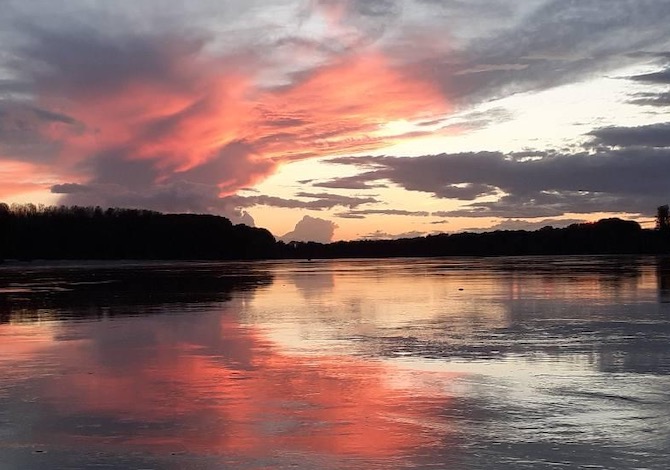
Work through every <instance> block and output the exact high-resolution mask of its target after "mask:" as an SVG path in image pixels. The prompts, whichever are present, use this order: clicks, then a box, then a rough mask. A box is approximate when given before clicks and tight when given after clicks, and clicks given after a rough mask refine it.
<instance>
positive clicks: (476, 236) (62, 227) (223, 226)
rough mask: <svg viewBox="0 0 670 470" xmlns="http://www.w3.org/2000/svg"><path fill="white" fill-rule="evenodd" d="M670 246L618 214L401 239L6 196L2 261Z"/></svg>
mask: <svg viewBox="0 0 670 470" xmlns="http://www.w3.org/2000/svg"><path fill="white" fill-rule="evenodd" d="M668 253H670V230H667V229H666V230H650V229H643V228H642V227H641V226H640V224H638V223H637V222H634V221H627V220H622V219H617V218H611V219H603V220H600V221H598V222H593V223H580V224H572V225H570V226H568V227H565V228H554V227H550V226H547V227H544V228H541V229H539V230H535V231H526V230H497V231H493V232H483V233H469V232H465V233H454V234H437V235H427V236H424V237H415V238H405V239H397V240H356V241H338V242H332V243H327V244H322V243H315V242H289V243H284V242H282V241H277V240H276V239H275V237H274V236H273V235H272V234H271V233H270V232H269V231H268V230H266V229H262V228H254V227H248V226H246V225H242V224H239V225H233V224H232V223H231V222H230V220H228V219H226V218H225V217H220V216H215V215H194V214H161V213H158V212H153V211H146V210H136V209H106V210H103V209H101V208H99V207H64V206H60V207H40V208H37V207H35V206H34V205H25V206H12V208H11V209H10V208H9V207H8V206H7V205H6V204H0V262H2V260H8V261H9V260H15V262H22V261H30V260H42V261H59V260H62V261H66V260H68V261H100V262H103V261H121V262H123V261H126V262H133V261H135V262H136V261H156V262H160V261H163V262H166V261H183V262H188V261H191V262H207V261H243V260H273V259H277V260H279V259H287V260H290V259H341V258H411V257H416V258H422V257H444V256H529V255H607V254H609V255H613V254H617V255H650V254H668Z"/></svg>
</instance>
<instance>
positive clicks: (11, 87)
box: [0, 0, 670, 242]
mask: <svg viewBox="0 0 670 470" xmlns="http://www.w3.org/2000/svg"><path fill="white" fill-rule="evenodd" d="M0 11H2V15H1V16H0V201H4V202H7V203H26V202H32V203H35V204H67V205H72V204H77V205H100V206H103V207H136V208H145V209H152V210H159V211H163V212H172V213H184V212H188V213H213V214H220V215H224V216H226V217H229V218H230V219H231V220H232V221H233V222H235V223H246V224H248V225H256V226H260V227H265V228H268V229H269V230H270V231H271V232H272V233H273V234H274V235H275V236H277V237H278V238H279V237H283V238H282V239H284V240H287V241H288V240H314V241H320V242H327V241H331V240H353V239H361V238H367V239H378V238H398V237H409V236H421V235H427V234H431V233H441V232H459V231H465V230H495V229H535V228H540V227H542V226H545V225H553V226H557V227H558V226H564V225H567V224H570V223H575V222H579V221H591V220H597V219H600V218H603V217H615V216H616V217H622V218H627V219H634V220H637V221H639V222H640V223H642V224H643V225H645V226H651V224H653V216H654V213H655V211H656V207H657V206H659V205H662V204H666V203H669V202H670V184H669V183H670V181H669V178H668V175H670V116H669V114H668V110H669V109H670V108H669V107H670V28H668V26H667V25H668V24H670V1H668V0H524V1H518V2H510V1H508V0H402V1H401V0H359V1H354V0H273V1H260V0H191V1H189V2H184V1H182V0H160V1H158V0H143V1H141V2H138V1H136V0H133V1H129V0H116V1H114V2H102V1H91V0H0Z"/></svg>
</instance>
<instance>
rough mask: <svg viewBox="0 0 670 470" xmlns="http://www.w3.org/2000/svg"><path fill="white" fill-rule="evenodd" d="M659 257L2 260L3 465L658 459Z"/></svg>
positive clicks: (453, 465)
mask: <svg viewBox="0 0 670 470" xmlns="http://www.w3.org/2000/svg"><path fill="white" fill-rule="evenodd" d="M668 302H670V260H668V259H657V258H621V257H617V258H612V257H573V258H497V259H435V260H367V261H327V262H320V261H313V262H295V263H286V262H270V263H255V264H247V265H245V264H188V265H173V264H155V265H149V266H147V265H132V264H125V265H124V264H121V265H116V266H112V265H98V266H96V265H80V266H74V265H53V266H44V267H37V266H34V265H24V266H7V265H5V266H1V267H0V469H2V470H5V469H11V470H13V469H21V470H23V469H81V468H118V469H150V468H151V469H222V468H231V469H273V468H286V469H339V468H361V469H368V468H378V469H396V468H398V469H402V468H437V469H524V468H528V469H562V468H566V469H568V468H584V469H599V468H604V469H667V468H668V465H669V464H668V461H670V459H669V457H670V303H668Z"/></svg>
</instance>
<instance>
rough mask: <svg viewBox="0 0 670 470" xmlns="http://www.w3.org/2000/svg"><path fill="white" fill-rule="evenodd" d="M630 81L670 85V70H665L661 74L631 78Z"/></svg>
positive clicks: (655, 73) (647, 74) (654, 73)
mask: <svg viewBox="0 0 670 470" xmlns="http://www.w3.org/2000/svg"><path fill="white" fill-rule="evenodd" d="M630 79H631V80H635V81H638V82H646V83H650V84H659V85H670V69H665V70H662V71H660V72H653V73H645V74H642V75H635V76H633V77H630Z"/></svg>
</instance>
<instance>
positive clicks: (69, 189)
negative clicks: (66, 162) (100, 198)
mask: <svg viewBox="0 0 670 470" xmlns="http://www.w3.org/2000/svg"><path fill="white" fill-rule="evenodd" d="M92 190H93V188H91V187H90V186H86V185H84V184H78V183H63V184H54V185H53V186H52V187H51V192H52V193H54V194H74V193H88V192H91V191H92Z"/></svg>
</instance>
